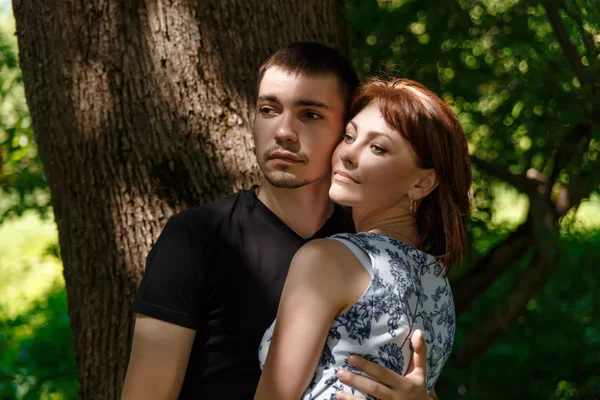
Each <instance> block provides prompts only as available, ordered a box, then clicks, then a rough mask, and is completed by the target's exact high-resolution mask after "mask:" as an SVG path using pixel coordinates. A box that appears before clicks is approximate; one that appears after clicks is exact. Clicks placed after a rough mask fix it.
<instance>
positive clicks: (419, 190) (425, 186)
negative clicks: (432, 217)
mask: <svg viewBox="0 0 600 400" xmlns="http://www.w3.org/2000/svg"><path fill="white" fill-rule="evenodd" d="M419 175H420V176H419V179H418V180H417V182H416V183H415V185H414V186H413V188H412V189H411V190H410V194H411V198H412V199H413V200H421V199H422V198H424V197H426V196H427V195H428V194H429V193H431V192H433V190H434V189H435V188H436V187H438V184H439V182H438V178H437V174H436V173H435V170H434V169H433V168H431V169H424V170H422V171H420V173H419Z"/></svg>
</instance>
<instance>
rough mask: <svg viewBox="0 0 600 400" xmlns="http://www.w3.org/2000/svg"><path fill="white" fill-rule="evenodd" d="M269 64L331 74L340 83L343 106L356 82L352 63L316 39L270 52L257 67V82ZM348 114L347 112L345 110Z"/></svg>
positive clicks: (294, 71)
mask: <svg viewBox="0 0 600 400" xmlns="http://www.w3.org/2000/svg"><path fill="white" fill-rule="evenodd" d="M269 68H280V69H282V70H284V71H286V72H289V73H291V74H295V75H300V76H318V75H329V74H332V75H334V76H335V77H336V78H337V80H338V84H339V87H340V94H341V96H342V99H343V101H344V105H345V106H346V107H345V108H346V109H348V108H349V104H350V99H351V96H352V95H353V93H354V91H355V90H356V88H358V85H359V84H360V81H359V79H358V76H357V75H356V72H355V71H354V68H353V66H352V64H351V63H350V62H349V61H348V59H346V57H344V56H343V55H342V54H341V53H340V52H339V51H337V50H335V49H332V48H331V47H329V46H326V45H324V44H321V43H316V42H294V43H290V44H289V45H287V46H285V47H282V48H281V49H279V50H277V51H276V52H275V53H273V54H272V55H271V56H270V57H269V58H267V59H266V60H265V61H263V63H262V64H261V65H260V67H259V69H258V80H257V85H258V87H260V83H261V81H262V79H263V77H264V76H265V72H267V70H268V69H269ZM346 114H348V113H346Z"/></svg>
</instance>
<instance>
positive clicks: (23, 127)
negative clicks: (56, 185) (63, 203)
mask: <svg viewBox="0 0 600 400" xmlns="http://www.w3.org/2000/svg"><path fill="white" fill-rule="evenodd" d="M14 32H15V23H14V19H13V18H12V15H11V14H0V223H1V222H2V220H3V219H4V218H5V217H6V216H9V215H21V214H22V213H23V212H24V211H26V210H37V211H38V212H40V213H41V214H42V215H45V214H46V212H47V211H48V209H49V207H50V195H49V193H48V190H47V187H48V186H47V184H46V180H45V178H44V172H43V168H42V163H41V161H40V159H39V155H38V151H37V146H36V144H35V142H34V137H33V129H32V127H31V117H30V116H29V111H28V109H27V103H26V102H25V95H24V89H23V81H22V78H21V70H20V69H19V64H18V58H17V44H16V37H15V36H14Z"/></svg>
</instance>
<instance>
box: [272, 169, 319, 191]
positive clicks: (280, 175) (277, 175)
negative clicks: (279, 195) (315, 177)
mask: <svg viewBox="0 0 600 400" xmlns="http://www.w3.org/2000/svg"><path fill="white" fill-rule="evenodd" d="M264 175H265V179H266V180H267V181H268V182H269V183H270V184H271V185H272V186H274V187H276V188H280V189H298V188H301V187H303V186H306V185H308V184H310V182H309V181H308V180H306V179H304V178H301V177H298V176H296V175H294V174H291V173H289V172H282V171H273V172H267V173H265V174H264Z"/></svg>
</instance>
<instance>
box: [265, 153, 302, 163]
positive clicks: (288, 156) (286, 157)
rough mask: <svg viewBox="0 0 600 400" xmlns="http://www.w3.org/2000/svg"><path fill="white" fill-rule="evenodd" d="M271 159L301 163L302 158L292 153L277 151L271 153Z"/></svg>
mask: <svg viewBox="0 0 600 400" xmlns="http://www.w3.org/2000/svg"><path fill="white" fill-rule="evenodd" d="M269 160H279V161H284V162H291V163H301V162H302V160H300V159H299V158H298V157H296V156H294V155H293V154H292V153H285V152H280V151H278V152H276V153H273V154H271V156H270V157H269Z"/></svg>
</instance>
